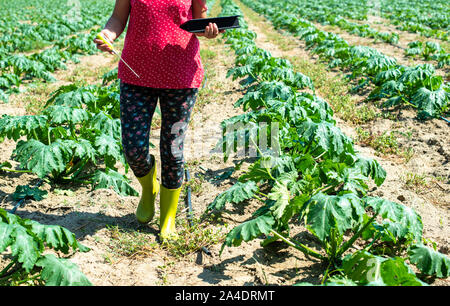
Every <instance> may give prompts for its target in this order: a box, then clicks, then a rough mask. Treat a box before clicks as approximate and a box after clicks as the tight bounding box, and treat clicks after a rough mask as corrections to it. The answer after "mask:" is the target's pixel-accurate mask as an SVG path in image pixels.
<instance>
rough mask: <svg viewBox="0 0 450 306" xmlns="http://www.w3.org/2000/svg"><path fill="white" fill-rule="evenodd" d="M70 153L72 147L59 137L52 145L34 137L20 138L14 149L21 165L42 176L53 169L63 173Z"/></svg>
mask: <svg viewBox="0 0 450 306" xmlns="http://www.w3.org/2000/svg"><path fill="white" fill-rule="evenodd" d="M70 153H71V151H70V148H68V147H67V146H66V145H64V143H63V142H62V141H60V140H59V139H58V140H56V141H55V142H53V143H51V144H50V145H46V144H43V143H42V142H40V141H38V140H34V139H30V140H29V141H23V140H20V141H19V142H18V143H17V146H16V149H15V150H14V151H13V154H14V155H15V156H16V159H17V161H19V162H20V167H24V168H26V169H29V170H31V171H33V172H34V173H36V175H37V176H39V177H40V178H43V177H44V176H46V175H47V174H49V173H51V172H53V171H55V172H56V173H58V174H59V173H62V172H63V171H64V169H65V167H66V164H67V163H68V162H69V161H70Z"/></svg>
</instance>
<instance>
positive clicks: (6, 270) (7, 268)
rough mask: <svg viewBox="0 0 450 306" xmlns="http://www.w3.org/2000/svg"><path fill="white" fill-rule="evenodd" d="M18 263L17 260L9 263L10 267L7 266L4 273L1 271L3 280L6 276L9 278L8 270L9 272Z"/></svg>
mask: <svg viewBox="0 0 450 306" xmlns="http://www.w3.org/2000/svg"><path fill="white" fill-rule="evenodd" d="M16 262H17V261H16V260H14V261H11V262H10V263H9V265H7V266H6V267H5V268H4V269H3V270H2V271H0V278H2V277H4V276H7V275H8V274H7V272H8V270H9V269H10V268H11V267H12V266H13V265H14V264H15V263H16Z"/></svg>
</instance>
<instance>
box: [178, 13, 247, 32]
mask: <svg viewBox="0 0 450 306" xmlns="http://www.w3.org/2000/svg"><path fill="white" fill-rule="evenodd" d="M238 17H239V15H235V16H225V17H215V18H199V19H191V20H189V21H187V22H185V23H183V24H182V25H180V28H182V29H183V30H186V31H188V32H191V33H203V32H204V31H205V28H206V26H207V25H208V24H209V23H210V22H211V23H215V24H217V27H218V28H219V30H227V29H236V28H240V25H239V18H238Z"/></svg>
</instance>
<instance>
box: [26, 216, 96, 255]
mask: <svg viewBox="0 0 450 306" xmlns="http://www.w3.org/2000/svg"><path fill="white" fill-rule="evenodd" d="M24 225H27V226H30V229H31V232H33V234H35V235H36V236H37V237H38V238H39V240H40V241H42V242H43V243H45V244H46V246H48V247H50V248H52V249H54V250H57V251H62V252H63V253H65V254H68V253H69V250H70V248H72V249H73V250H77V249H79V250H80V251H82V252H87V251H89V248H87V247H85V246H84V245H82V244H81V243H79V242H78V241H77V239H76V237H75V234H74V233H72V232H71V231H69V230H68V229H66V228H64V227H62V226H59V225H45V224H41V223H39V222H36V221H33V220H24Z"/></svg>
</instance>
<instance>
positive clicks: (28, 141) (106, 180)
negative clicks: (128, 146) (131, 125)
mask: <svg viewBox="0 0 450 306" xmlns="http://www.w3.org/2000/svg"><path fill="white" fill-rule="evenodd" d="M113 74H114V73H113ZM110 75H111V73H109V74H107V75H106V76H105V77H106V78H107V79H108V78H109V79H110V78H111V76H110ZM107 79H105V82H107ZM105 82H104V83H105ZM118 91H119V89H118V86H117V81H115V82H112V83H110V84H109V85H108V86H106V85H105V86H101V85H90V86H85V87H78V86H77V85H73V84H72V85H65V86H62V87H60V88H59V89H58V90H56V91H55V92H54V93H53V94H52V96H51V97H50V99H49V100H48V101H47V104H46V106H45V109H44V110H43V111H42V113H40V114H37V115H24V116H9V115H4V116H3V117H1V118H0V137H5V138H9V139H13V140H14V141H17V145H16V148H15V149H14V151H13V155H12V158H13V159H14V160H16V161H18V162H19V163H20V166H19V167H20V168H22V169H25V170H28V171H30V172H32V173H35V174H36V175H37V176H38V177H40V178H45V177H48V178H49V179H50V180H51V181H52V182H54V183H61V184H64V183H81V184H90V185H92V187H93V188H94V189H97V188H110V187H112V188H113V189H114V190H115V191H116V192H117V193H119V194H121V195H138V193H137V191H136V190H134V189H133V188H132V187H131V186H130V185H129V179H128V178H127V177H126V176H125V175H123V174H120V173H119V172H118V169H117V167H116V163H117V162H120V163H122V164H123V165H124V167H125V171H128V164H127V163H126V161H125V157H124V155H123V153H122V144H121V133H120V119H119V106H120V105H119V104H120V101H119V93H118ZM2 170H8V169H7V168H2Z"/></svg>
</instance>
